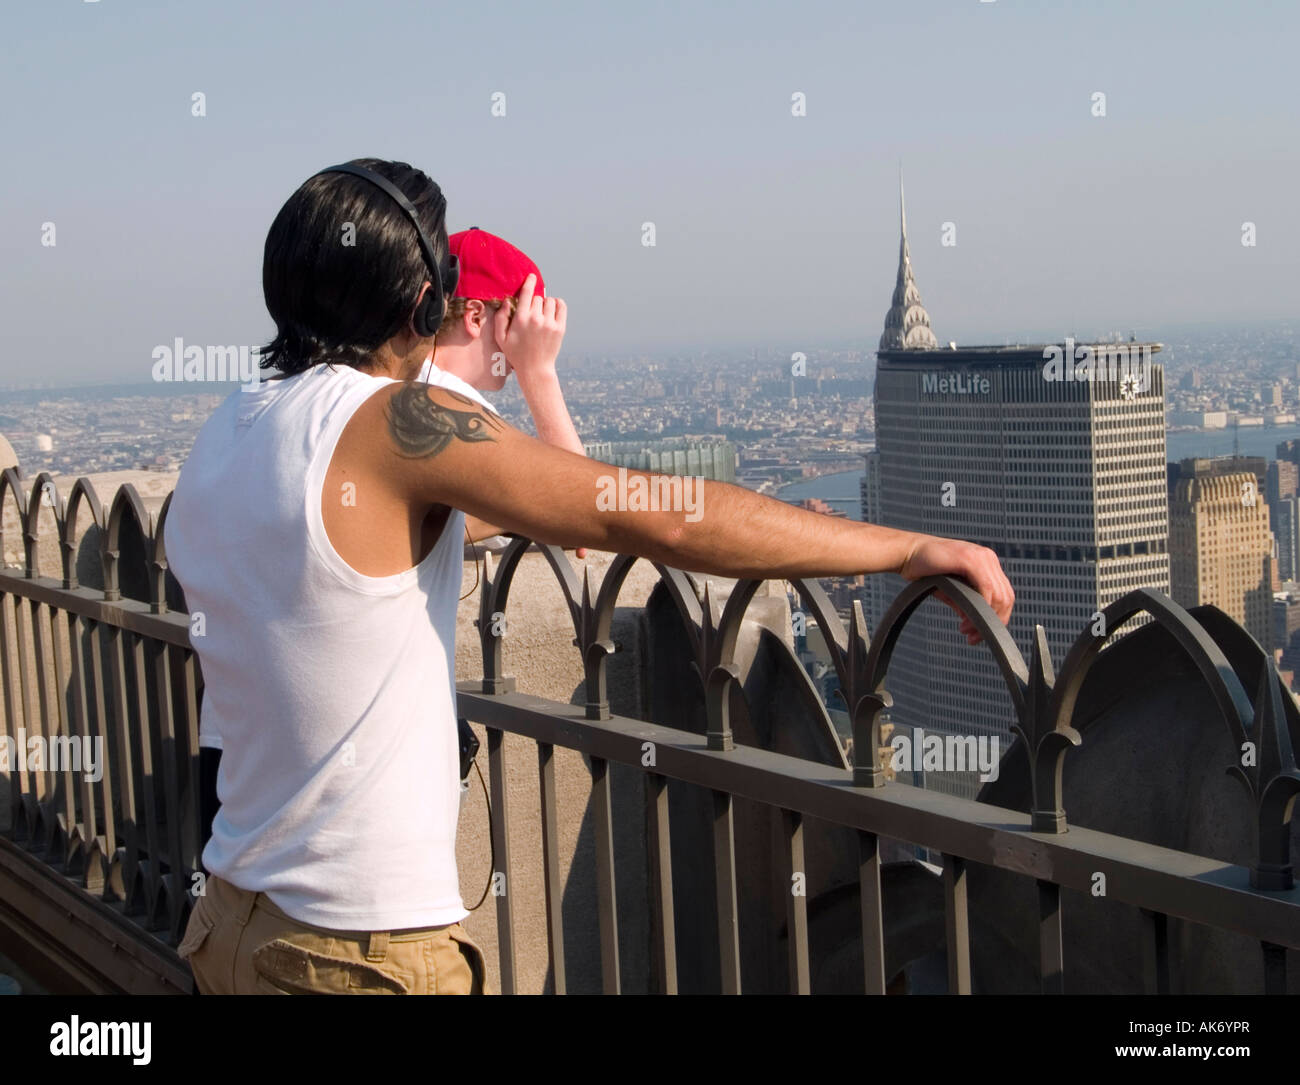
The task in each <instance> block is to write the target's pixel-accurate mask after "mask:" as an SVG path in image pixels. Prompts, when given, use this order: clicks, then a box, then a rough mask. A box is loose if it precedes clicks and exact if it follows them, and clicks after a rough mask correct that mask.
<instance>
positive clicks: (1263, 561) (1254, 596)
mask: <svg viewBox="0 0 1300 1085" xmlns="http://www.w3.org/2000/svg"><path fill="white" fill-rule="evenodd" d="M1234 468H1235V465H1234V464H1232V463H1231V462H1228V463H1221V462H1219V461H1216V460H1211V459H1196V460H1183V461H1182V464H1181V469H1180V472H1179V477H1178V478H1177V479H1176V480H1175V481H1174V483H1173V486H1172V488H1171V490H1170V494H1169V553H1170V584H1171V590H1170V594H1171V595H1172V596H1173V597H1174V599H1175V601H1176V602H1178V603H1181V604H1182V605H1183V606H1185V607H1188V608H1189V609H1190V608H1191V607H1195V606H1200V605H1201V604H1203V603H1210V604H1213V605H1214V606H1216V607H1218V608H1219V609H1220V610H1222V611H1223V612H1224V613H1225V614H1227V615H1228V616H1229V617H1231V618H1233V619H1235V620H1236V621H1238V622H1240V623H1241V624H1242V625H1243V626H1245V628H1246V630H1247V632H1249V633H1250V635H1251V636H1253V637H1254V638H1255V639H1256V640H1257V641H1259V643H1260V645H1261V646H1262V647H1263V648H1264V650H1265V651H1269V652H1271V651H1272V643H1273V616H1272V607H1273V585H1272V567H1271V565H1272V557H1273V539H1272V535H1271V533H1270V531H1269V518H1268V504H1267V502H1265V501H1264V500H1262V495H1261V494H1260V492H1259V479H1258V476H1257V475H1256V474H1255V473H1254V472H1251V471H1240V470H1236V469H1234Z"/></svg>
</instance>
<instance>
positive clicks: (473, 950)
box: [447, 923, 487, 995]
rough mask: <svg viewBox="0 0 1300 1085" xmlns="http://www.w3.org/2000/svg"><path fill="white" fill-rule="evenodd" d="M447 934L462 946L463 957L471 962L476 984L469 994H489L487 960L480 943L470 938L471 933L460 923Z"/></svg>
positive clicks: (454, 924) (448, 929)
mask: <svg viewBox="0 0 1300 1085" xmlns="http://www.w3.org/2000/svg"><path fill="white" fill-rule="evenodd" d="M447 933H448V934H449V935H450V936H451V938H452V940H453V941H454V942H456V943H458V944H459V945H460V952H461V956H463V957H464V958H465V959H466V960H467V961H469V968H470V971H471V972H472V973H473V975H474V983H473V986H472V987H471V988H470V992H469V993H470V994H472V995H482V994H487V958H486V957H484V956H483V951H482V950H481V949H479V946H478V943H477V942H475V941H474V939H473V938H471V937H470V936H469V933H468V932H467V931H466V930H465V928H464V927H462V926H461V925H460V924H459V923H453V924H452V925H451V926H450V927H448V928H447Z"/></svg>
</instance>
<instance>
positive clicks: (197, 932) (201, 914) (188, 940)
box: [176, 900, 213, 961]
mask: <svg viewBox="0 0 1300 1085" xmlns="http://www.w3.org/2000/svg"><path fill="white" fill-rule="evenodd" d="M212 926H213V923H212V920H211V919H210V918H209V917H208V913H207V911H206V910H205V909H204V907H203V903H202V901H201V900H200V902H199V903H198V904H196V905H195V906H194V910H193V911H192V912H190V920H189V923H188V924H186V927H185V937H184V938H182V939H181V940H180V944H179V945H177V947H176V955H177V956H178V957H180V959H181V960H183V961H185V960H189V958H191V957H193V956H194V954H196V953H197V952H198V951H199V949H200V947H202V945H203V943H204V942H205V941H207V938H208V935H209V934H211V933H212Z"/></svg>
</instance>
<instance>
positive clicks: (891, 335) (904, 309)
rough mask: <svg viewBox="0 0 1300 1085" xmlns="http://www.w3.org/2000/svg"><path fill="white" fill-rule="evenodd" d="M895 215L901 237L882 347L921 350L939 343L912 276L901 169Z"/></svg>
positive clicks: (932, 347) (885, 348)
mask: <svg viewBox="0 0 1300 1085" xmlns="http://www.w3.org/2000/svg"><path fill="white" fill-rule="evenodd" d="M898 215H899V227H900V232H901V235H902V239H901V240H900V242H899V246H898V281H897V283H896V284H895V285H894V300H893V304H892V305H891V306H890V307H889V312H888V314H886V316H885V331H884V334H882V335H881V337H880V349H881V350H923V349H926V348H930V349H935V348H937V347H938V346H939V342H938V340H936V339H935V337H934V332H932V331H931V330H930V314H929V313H927V312H926V311H925V306H923V305H922V304H921V291H920V290H918V289H917V286H916V279H915V277H913V275H912V255H911V253H910V251H909V250H908V248H907V205H906V203H905V202H904V200H903V171H902V170H901V169H900V170H899V171H898Z"/></svg>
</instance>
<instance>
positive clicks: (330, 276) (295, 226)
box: [260, 158, 447, 376]
mask: <svg viewBox="0 0 1300 1085" xmlns="http://www.w3.org/2000/svg"><path fill="white" fill-rule="evenodd" d="M350 164H351V165H354V166H364V167H366V168H367V169H371V170H374V171H375V172H376V173H378V174H379V175H380V176H382V177H385V178H387V179H388V180H389V181H391V182H392V183H393V184H395V185H396V186H397V187H398V188H399V189H400V190H401V191H402V193H403V195H405V196H406V198H407V199H408V200H410V201H411V203H412V204H413V205H414V207H415V210H416V213H417V214H418V215H419V216H420V224H421V225H422V226H423V227H424V230H425V233H426V234H427V235H428V237H429V241H430V243H431V244H432V246H433V254H434V257H435V259H436V260H437V261H438V263H439V266H441V264H442V263H443V262H444V261H445V260H446V259H447V226H446V201H445V200H444V199H443V195H442V189H440V188H439V187H438V185H437V184H436V183H434V181H433V180H432V179H431V178H430V177H428V176H427V175H426V174H424V173H422V172H421V171H420V170H418V169H416V168H415V167H414V166H410V165H407V163H405V162H388V161H385V160H383V159H378V158H354V159H353V160H352V162H351V163H350ZM349 227H350V229H349ZM433 274H434V272H433V270H432V269H430V268H429V267H428V265H427V264H426V263H425V260H424V256H423V254H422V253H421V252H420V243H419V241H418V240H417V237H416V231H415V227H414V225H413V224H412V223H411V220H410V219H409V218H407V216H406V213H405V212H404V211H403V210H402V208H401V207H400V206H399V205H398V203H397V201H396V200H394V199H393V198H392V197H391V196H389V195H388V194H387V193H385V192H384V191H383V190H382V189H380V188H379V187H378V186H377V185H375V184H373V183H372V182H370V181H367V180H365V179H364V178H362V177H356V176H354V175H352V174H347V173H323V174H317V175H316V176H315V177H310V178H308V179H307V180H306V181H304V182H303V183H302V185H301V186H300V187H299V188H298V191H297V192H295V193H294V194H293V195H292V196H290V197H289V199H288V200H286V201H285V204H284V206H283V207H282V208H280V213H279V214H278V215H276V216H275V221H274V222H273V223H271V229H270V231H269V232H268V233H267V235H266V248H265V250H264V252H263V256H262V293H263V295H264V296H265V298H266V308H267V311H268V312H270V314H271V319H272V320H274V321H275V327H276V333H275V338H274V339H272V340H271V342H270V343H269V344H267V346H265V347H264V348H263V349H262V356H261V357H262V360H261V362H260V365H261V367H262V368H263V369H276V370H279V371H280V372H281V373H283V374H284V375H285V376H291V375H293V374H295V373H301V372H303V371H304V370H306V369H310V368H311V367H312V366H314V365H319V364H321V363H325V362H328V363H335V362H338V363H342V364H343V365H350V366H357V365H359V364H361V363H364V362H365V361H367V360H368V359H369V358H370V356H371V355H372V354H373V353H374V352H375V351H376V350H377V349H378V348H379V347H381V346H382V345H383V344H384V343H386V342H387V341H388V340H389V339H391V338H392V337H393V336H394V335H396V334H397V333H398V332H400V331H401V330H402V328H403V327H405V325H406V323H407V321H408V320H410V318H411V312H412V310H413V309H414V307H415V299H416V298H417V297H418V296H419V293H420V287H421V286H422V285H423V284H424V283H425V282H427V281H429V280H430V279H431V278H432V277H433ZM430 289H433V287H430Z"/></svg>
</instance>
